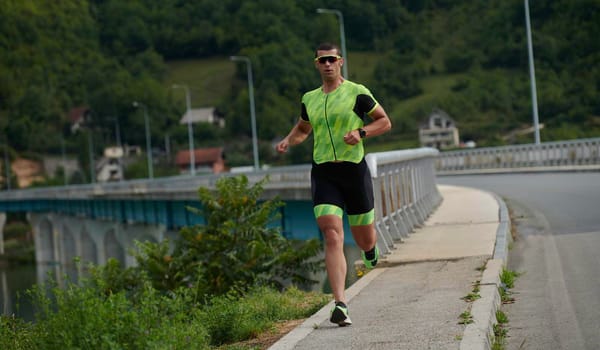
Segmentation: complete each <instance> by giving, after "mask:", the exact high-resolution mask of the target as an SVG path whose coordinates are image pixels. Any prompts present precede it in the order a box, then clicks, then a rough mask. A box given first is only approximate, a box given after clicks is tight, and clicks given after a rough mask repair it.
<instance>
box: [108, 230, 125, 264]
mask: <svg viewBox="0 0 600 350" xmlns="http://www.w3.org/2000/svg"><path fill="white" fill-rule="evenodd" d="M104 252H105V254H106V259H107V260H108V259H109V258H115V259H117V260H118V261H119V262H120V263H121V265H123V266H124V265H125V262H126V261H125V249H124V248H123V245H122V244H121V242H119V239H118V238H117V230H116V229H114V228H113V229H110V230H109V231H108V232H107V233H106V234H105V235H104Z"/></svg>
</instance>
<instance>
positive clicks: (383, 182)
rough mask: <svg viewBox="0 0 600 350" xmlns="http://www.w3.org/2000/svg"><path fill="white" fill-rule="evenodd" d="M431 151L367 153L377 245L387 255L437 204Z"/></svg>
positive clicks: (433, 153) (434, 155)
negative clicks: (371, 182) (371, 180)
mask: <svg viewBox="0 0 600 350" xmlns="http://www.w3.org/2000/svg"><path fill="white" fill-rule="evenodd" d="M438 153H439V152H438V151H437V150H435V149H433V148H420V149H416V150H404V151H392V152H381V153H370V154H368V155H367V156H366V160H367V164H368V165H369V169H370V171H371V176H372V178H373V192H374V198H375V228H376V230H377V234H378V240H377V245H378V247H379V250H380V252H381V253H382V254H388V253H390V251H391V250H392V249H393V248H394V244H395V243H397V242H401V241H402V239H404V238H407V237H408V235H409V233H410V232H412V231H413V230H414V228H416V227H419V226H420V225H422V224H423V223H424V222H425V219H427V217H428V216H429V215H430V214H431V213H432V211H433V210H434V209H435V208H436V207H437V206H438V205H439V204H440V202H441V201H442V197H441V195H440V193H439V191H438V188H437V185H436V181H435V177H436V175H435V169H434V162H435V159H436V157H437V155H438Z"/></svg>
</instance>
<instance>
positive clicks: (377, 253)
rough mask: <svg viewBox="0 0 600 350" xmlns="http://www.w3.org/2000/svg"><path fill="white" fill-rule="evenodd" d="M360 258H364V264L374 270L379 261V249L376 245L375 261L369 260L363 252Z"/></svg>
mask: <svg viewBox="0 0 600 350" xmlns="http://www.w3.org/2000/svg"><path fill="white" fill-rule="evenodd" d="M360 256H361V257H362V260H363V263H364V264H365V267H366V268H367V269H372V268H374V267H375V265H377V261H378V260H379V248H377V245H375V257H374V258H373V259H367V257H366V255H365V252H364V251H362V250H361V252H360Z"/></svg>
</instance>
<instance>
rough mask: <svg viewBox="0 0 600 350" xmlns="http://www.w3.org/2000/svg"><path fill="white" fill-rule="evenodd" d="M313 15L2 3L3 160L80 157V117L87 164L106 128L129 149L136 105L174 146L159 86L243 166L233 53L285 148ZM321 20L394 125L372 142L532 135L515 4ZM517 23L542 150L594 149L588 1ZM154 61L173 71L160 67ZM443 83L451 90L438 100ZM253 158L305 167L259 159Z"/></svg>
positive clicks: (306, 79)
mask: <svg viewBox="0 0 600 350" xmlns="http://www.w3.org/2000/svg"><path fill="white" fill-rule="evenodd" d="M321 5H322V4H321V3H320V2H318V1H314V0H308V1H302V2H293V1H280V2H272V1H266V0H252V1H244V2H243V3H239V2H238V1H234V0H225V1H216V2H215V1H209V0H203V1H194V2H187V3H182V2H181V1H177V0H165V1H161V2H158V3H157V2H153V1H149V0H133V1H128V2H122V1H118V0H107V1H74V0H66V1H61V2H35V1H8V0H5V1H3V2H2V6H0V18H1V19H2V20H1V21H0V130H2V131H3V132H4V133H5V134H6V136H7V139H8V143H9V145H10V147H12V148H14V149H15V150H16V151H17V152H22V151H25V150H34V151H38V152H41V153H55V154H57V153H59V152H60V151H61V146H60V145H61V139H62V138H64V139H65V140H66V151H67V152H68V153H85V152H86V150H87V146H86V145H85V144H84V143H82V142H81V140H80V137H79V136H78V135H72V134H70V133H69V132H68V130H69V126H70V125H69V124H70V120H68V117H67V114H68V112H69V110H70V109H71V108H73V107H77V106H83V105H85V106H89V107H90V109H91V110H92V121H91V122H90V123H88V125H86V126H85V128H86V129H88V130H91V132H92V133H93V136H94V137H93V139H94V148H95V152H96V154H97V155H99V150H101V149H102V148H103V147H104V146H106V145H108V144H110V143H113V141H114V140H113V139H112V138H111V137H107V135H113V134H114V130H113V128H114V122H113V121H112V120H113V119H114V117H115V116H117V117H118V118H119V122H120V125H121V130H123V131H126V132H123V142H124V143H128V144H137V145H140V144H144V141H145V140H144V137H145V135H144V133H143V131H142V130H143V115H142V113H141V111H139V110H136V109H134V108H133V107H132V105H131V103H132V101H134V100H137V101H140V102H142V103H144V104H146V105H147V106H148V114H149V116H150V119H151V123H150V128H151V136H152V140H153V141H154V142H153V144H155V147H156V145H158V144H160V143H158V142H155V140H162V139H163V138H164V136H165V135H166V134H169V135H171V136H173V138H172V139H173V144H174V145H176V146H182V145H184V144H185V143H186V141H187V134H186V133H185V130H183V129H182V128H181V125H179V124H178V120H179V118H180V117H181V115H182V113H183V111H184V103H183V101H184V100H183V96H181V94H180V93H174V91H173V90H172V89H171V88H170V86H171V85H172V84H173V83H178V84H186V85H188V86H189V87H190V89H191V91H192V100H193V107H205V106H216V107H218V109H219V111H221V112H222V113H224V115H225V118H226V122H227V126H226V129H225V130H222V131H221V132H220V131H218V130H214V129H213V130H211V129H205V130H200V129H198V131H199V132H198V133H197V134H195V135H196V140H195V141H196V142H197V144H198V145H202V146H217V145H222V144H223V143H225V140H227V141H228V142H227V143H228V144H234V146H233V147H232V150H231V152H230V154H231V159H233V161H234V163H235V165H242V164H243V159H244V158H247V159H249V158H250V156H251V153H252V151H251V150H248V149H245V148H243V144H244V143H247V142H248V139H249V138H250V137H251V127H250V122H249V108H248V98H249V94H248V81H247V74H246V73H247V67H246V65H245V64H243V63H233V62H229V60H228V59H227V57H228V56H229V55H232V54H236V55H238V54H239V55H244V56H247V57H249V58H250V60H251V62H252V70H253V76H254V91H255V98H256V117H257V127H258V138H259V140H260V141H262V143H265V144H266V143H270V142H271V141H272V140H273V139H277V138H280V137H282V136H284V135H285V133H287V131H288V130H289V129H290V128H291V126H292V125H293V124H294V123H295V122H296V120H297V117H298V113H299V107H298V103H299V100H300V96H301V95H302V93H304V92H305V91H307V90H310V89H313V88H315V87H316V86H318V84H319V77H318V74H317V73H316V71H315V69H314V67H313V65H312V61H311V59H312V57H313V50H314V47H315V46H316V45H317V43H319V42H321V41H325V40H328V41H332V42H338V41H339V27H338V24H339V23H338V19H337V18H336V16H334V15H331V14H323V15H319V14H316V13H315V9H316V8H318V7H320V6H321ZM335 7H336V8H337V9H339V10H340V11H341V12H342V13H343V15H344V22H345V34H346V39H347V46H348V51H349V54H348V56H349V57H348V58H349V61H348V67H349V71H350V79H352V80H357V81H358V82H361V83H366V84H367V86H369V87H370V88H371V89H372V90H373V92H374V93H375V96H376V97H377V98H378V100H380V102H382V104H383V105H384V106H385V107H386V110H387V111H388V114H390V116H392V118H393V119H394V124H393V125H394V128H393V130H392V132H391V133H389V136H387V137H381V138H377V139H374V140H373V141H372V143H373V144H377V143H388V145H387V146H379V147H380V148H385V147H396V145H397V143H396V142H397V140H398V139H403V140H405V142H404V144H410V143H411V142H414V140H416V138H417V127H418V124H419V122H420V121H421V120H423V119H424V118H425V117H426V116H427V115H428V113H430V112H431V109H432V108H433V107H437V108H442V109H448V110H451V111H452V112H451V113H450V115H451V116H452V117H453V118H454V119H455V120H456V121H457V124H458V127H459V129H460V130H461V135H464V137H462V138H463V139H465V140H466V139H475V141H477V143H478V145H496V144H502V143H504V142H507V141H505V140H504V138H503V137H504V136H505V135H506V134H507V133H508V132H510V131H512V130H515V129H519V128H522V127H525V126H529V125H531V117H530V116H531V98H530V91H529V77H528V74H527V69H528V62H527V50H526V47H527V45H526V36H525V29H524V27H525V23H524V8H523V3H522V1H518V0H510V1H502V2H473V1H466V0H460V1H399V2H398V1H396V2H394V1H378V2H373V3H368V4H365V3H364V1H363V2H361V1H357V0H340V1H338V2H337V3H336V6H335ZM530 10H531V20H532V23H531V24H532V31H533V48H534V52H535V66H536V77H537V79H538V80H537V87H538V101H539V114H540V122H542V123H544V125H545V128H544V129H543V130H542V138H543V140H544V141H546V140H547V141H550V140H556V139H558V138H570V137H592V136H597V135H598V133H599V132H600V125H599V124H600V122H598V121H597V118H598V115H600V109H599V107H598V103H597V101H599V100H600V96H599V90H598V86H597V81H599V80H600V69H599V68H598V67H597V64H595V63H596V62H597V61H598V58H599V57H598V52H599V51H600V50H599V47H598V40H596V37H595V36H594V33H596V32H598V31H599V30H600V27H599V25H600V24H599V23H600V19H599V18H598V16H599V15H598V14H599V13H600V11H598V10H599V4H598V2H597V1H594V0H582V1H579V2H575V3H574V2H571V1H568V0H557V1H553V2H531V3H530ZM361 56H363V57H361ZM365 56H366V57H367V58H368V59H362V58H364V57H365ZM195 59H203V60H200V61H198V62H199V65H201V66H202V68H201V69H199V68H196V67H194V68H190V66H193V64H191V63H190V62H193V61H194V60H195ZM165 60H166V61H172V60H177V62H178V63H169V65H168V66H167V64H165ZM178 64H179V65H180V66H181V67H183V68H182V69H179V68H181V67H177V65H178ZM169 68H170V69H169ZM200 71H201V72H200ZM449 73H452V74H460V75H462V76H463V79H462V80H461V81H460V82H459V83H458V84H456V85H453V86H451V87H447V86H446V85H445V83H446V81H447V77H448V75H449ZM432 82H433V84H432ZM435 83H439V85H440V86H435V85H436V84H435ZM442 87H445V89H442ZM441 90H443V91H441ZM407 110H408V113H405V112H406V111H407ZM9 121H10V123H9ZM182 130H183V131H182ZM42 134H43V135H46V137H43V138H40V137H39V135H42ZM520 141H522V140H521V139H516V140H515V142H520ZM176 148H177V147H176ZM85 157H87V156H80V157H79V158H80V159H82V160H83V159H84V158H85ZM260 158H261V160H263V162H282V163H286V162H287V163H289V162H300V161H302V162H305V158H304V157H300V156H299V157H294V158H293V159H292V158H285V159H281V158H277V157H276V156H275V155H273V154H272V152H265V151H263V150H262V149H261V157H260ZM85 163H86V161H82V164H81V165H82V168H83V169H88V168H89V166H87V165H86V164H85ZM133 177H136V176H133Z"/></svg>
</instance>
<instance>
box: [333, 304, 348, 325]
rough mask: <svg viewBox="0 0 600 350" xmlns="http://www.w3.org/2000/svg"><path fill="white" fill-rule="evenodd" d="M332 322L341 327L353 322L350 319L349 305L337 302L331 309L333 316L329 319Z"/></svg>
mask: <svg viewBox="0 0 600 350" xmlns="http://www.w3.org/2000/svg"><path fill="white" fill-rule="evenodd" d="M329 321H330V322H331V323H336V324H337V325H339V326H340V327H345V326H349V325H351V324H352V320H350V316H348V307H347V306H344V305H343V304H342V305H340V304H339V303H336V304H335V305H334V306H333V309H331V318H330V319H329Z"/></svg>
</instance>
